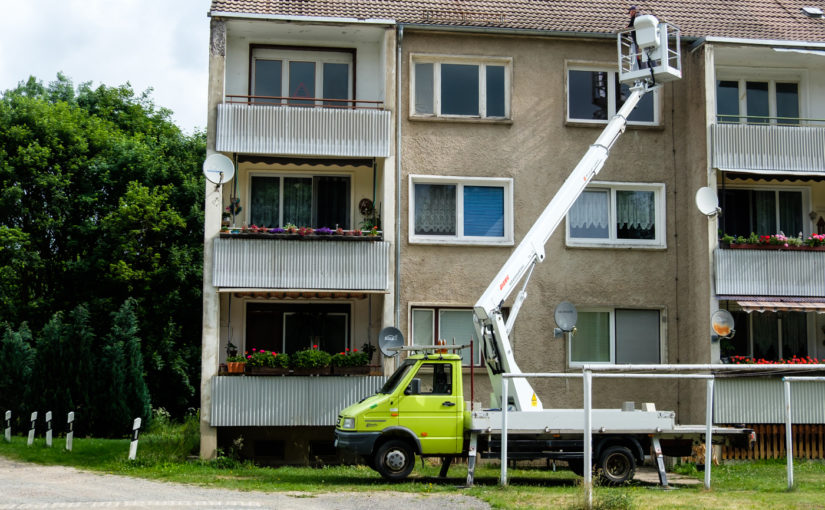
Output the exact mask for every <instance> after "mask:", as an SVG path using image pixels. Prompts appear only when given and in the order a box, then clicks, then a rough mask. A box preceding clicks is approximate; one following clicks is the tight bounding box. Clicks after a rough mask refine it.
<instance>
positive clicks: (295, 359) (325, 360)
mask: <svg viewBox="0 0 825 510" xmlns="http://www.w3.org/2000/svg"><path fill="white" fill-rule="evenodd" d="M331 358H332V356H330V354H329V353H328V352H324V351H321V350H318V346H317V345H313V346H312V349H305V350H303V351H298V352H296V353H295V354H293V355H292V356H290V357H289V361H290V363H289V365H290V366H291V367H293V368H321V367H326V366H329V362H330V359H331Z"/></svg>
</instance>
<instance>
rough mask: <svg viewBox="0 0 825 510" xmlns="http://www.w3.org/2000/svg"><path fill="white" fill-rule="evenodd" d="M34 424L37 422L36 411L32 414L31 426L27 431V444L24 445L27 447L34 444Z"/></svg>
mask: <svg viewBox="0 0 825 510" xmlns="http://www.w3.org/2000/svg"><path fill="white" fill-rule="evenodd" d="M35 422H37V411H35V412H33V413H32V426H31V428H30V429H29V442H28V443H26V444H27V445H29V446H31V445H32V444H34V425H35Z"/></svg>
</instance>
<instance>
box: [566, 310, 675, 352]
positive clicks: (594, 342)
mask: <svg viewBox="0 0 825 510" xmlns="http://www.w3.org/2000/svg"><path fill="white" fill-rule="evenodd" d="M661 316H662V313H661V311H660V310H651V309H629V308H593V309H584V310H581V311H579V314H578V321H577V322H576V333H575V334H572V335H567V336H568V349H567V352H568V358H567V359H568V363H569V364H570V366H577V365H582V364H585V363H612V364H628V363H634V364H656V363H661V362H662V318H661Z"/></svg>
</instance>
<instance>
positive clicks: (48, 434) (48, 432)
mask: <svg viewBox="0 0 825 510" xmlns="http://www.w3.org/2000/svg"><path fill="white" fill-rule="evenodd" d="M51 447H52V412H51V411H46V448H51Z"/></svg>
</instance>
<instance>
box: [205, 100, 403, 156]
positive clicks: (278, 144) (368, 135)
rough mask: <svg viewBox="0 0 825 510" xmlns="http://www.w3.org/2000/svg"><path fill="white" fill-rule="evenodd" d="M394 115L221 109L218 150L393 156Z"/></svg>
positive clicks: (269, 108) (259, 107) (230, 106)
mask: <svg viewBox="0 0 825 510" xmlns="http://www.w3.org/2000/svg"><path fill="white" fill-rule="evenodd" d="M390 121H391V119H390V112H388V111H383V110H365V109H362V110H353V109H347V108H300V107H285V106H272V105H248V104H233V103H225V104H220V105H218V122H217V137H216V149H217V150H218V151H221V152H239V153H246V154H293V155H302V156H306V155H310V156H345V157H384V158H386V157H389V155H390V135H391V122H390Z"/></svg>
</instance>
